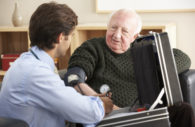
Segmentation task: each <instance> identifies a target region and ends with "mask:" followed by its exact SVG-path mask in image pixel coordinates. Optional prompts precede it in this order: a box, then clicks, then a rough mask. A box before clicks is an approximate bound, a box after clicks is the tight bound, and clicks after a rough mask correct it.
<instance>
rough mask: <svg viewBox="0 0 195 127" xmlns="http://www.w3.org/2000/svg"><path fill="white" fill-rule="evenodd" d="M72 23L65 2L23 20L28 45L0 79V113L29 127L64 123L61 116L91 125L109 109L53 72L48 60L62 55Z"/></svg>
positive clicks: (47, 6)
mask: <svg viewBox="0 0 195 127" xmlns="http://www.w3.org/2000/svg"><path fill="white" fill-rule="evenodd" d="M76 25H77V16H76V14H75V13H74V12H73V10H72V9H71V8H69V7H68V6H67V5H65V4H57V3H53V2H52V3H45V4H42V5H40V6H39V7H38V8H37V10H36V11H35V12H34V13H33V15H32V17H31V19H30V24H29V36H30V40H31V49H30V51H28V52H26V53H23V54H21V56H20V57H19V58H18V59H17V60H16V61H15V62H14V64H13V65H12V66H11V67H10V69H9V70H8V71H7V72H6V75H5V77H4V79H3V84H2V89H1V92H0V116H3V117H11V118H16V119H21V120H24V121H26V122H27V123H28V124H29V126H30V127H64V126H65V120H67V121H71V122H79V123H83V124H93V123H96V122H99V121H100V120H101V119H102V118H103V117H104V115H105V113H109V112H111V111H112V107H113V104H112V101H111V100H110V99H109V98H108V97H101V98H99V97H94V96H90V97H88V96H82V95H81V94H80V93H78V92H77V91H76V90H75V89H74V88H72V87H68V86H66V84H64V82H63V81H62V80H61V79H60V77H59V75H58V74H57V73H56V71H55V64H54V58H57V57H60V56H64V55H65V53H66V51H67V49H68V48H69V46H70V42H71V37H72V35H73V31H74V29H75V27H76Z"/></svg>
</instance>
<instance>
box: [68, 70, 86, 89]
mask: <svg viewBox="0 0 195 127" xmlns="http://www.w3.org/2000/svg"><path fill="white" fill-rule="evenodd" d="M85 77H86V74H85V71H84V70H83V69H82V68H80V67H73V68H69V69H68V70H67V73H66V74H65V75H64V82H65V85H66V86H72V87H74V86H75V85H77V84H78V83H84V82H85Z"/></svg>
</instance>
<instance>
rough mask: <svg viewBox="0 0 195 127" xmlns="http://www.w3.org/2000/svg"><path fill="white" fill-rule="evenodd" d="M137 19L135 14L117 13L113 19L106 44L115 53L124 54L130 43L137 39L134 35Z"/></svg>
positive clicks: (109, 25) (109, 26)
mask: <svg viewBox="0 0 195 127" xmlns="http://www.w3.org/2000/svg"><path fill="white" fill-rule="evenodd" d="M136 27H137V19H136V18H135V16H134V15H133V14H129V13H122V12H121V13H116V14H114V15H113V16H112V17H111V20H110V22H109V24H108V29H107V33H106V44H107V45H108V47H109V48H110V49H111V50H112V51H113V52H115V53H117V54H120V53H124V52H126V51H127V50H128V48H129V47H130V43H131V42H133V41H134V40H135V38H136V37H137V36H136V35H134V33H135V31H136Z"/></svg>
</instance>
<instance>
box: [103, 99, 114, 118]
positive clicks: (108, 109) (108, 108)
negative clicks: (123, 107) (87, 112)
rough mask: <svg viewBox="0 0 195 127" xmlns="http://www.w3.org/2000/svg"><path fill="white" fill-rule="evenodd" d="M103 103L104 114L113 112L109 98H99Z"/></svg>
mask: <svg viewBox="0 0 195 127" xmlns="http://www.w3.org/2000/svg"><path fill="white" fill-rule="evenodd" d="M100 98H101V100H102V101H103V103H104V110H105V114H108V113H110V112H111V111H112V110H113V103H112V100H111V99H110V98H109V97H100Z"/></svg>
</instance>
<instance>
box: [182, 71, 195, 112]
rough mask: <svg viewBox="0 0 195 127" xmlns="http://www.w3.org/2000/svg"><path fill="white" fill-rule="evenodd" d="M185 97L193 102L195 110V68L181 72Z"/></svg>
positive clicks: (185, 99) (189, 101)
mask: <svg viewBox="0 0 195 127" xmlns="http://www.w3.org/2000/svg"><path fill="white" fill-rule="evenodd" d="M179 80H180V85H181V90H182V94H183V99H184V101H185V102H188V103H190V104H191V106H192V108H193V110H194V111H195V99H194V98H195V69H189V70H187V71H185V72H183V73H181V74H179Z"/></svg>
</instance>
